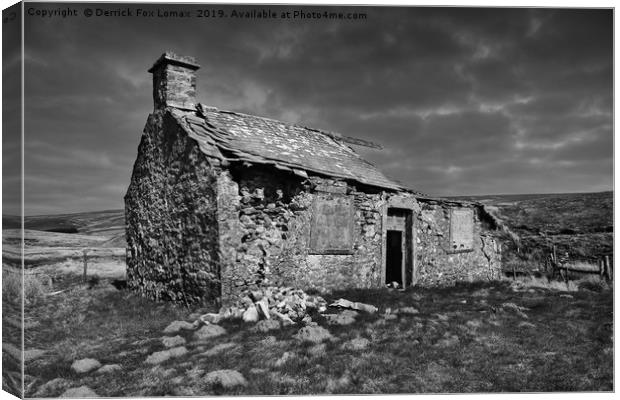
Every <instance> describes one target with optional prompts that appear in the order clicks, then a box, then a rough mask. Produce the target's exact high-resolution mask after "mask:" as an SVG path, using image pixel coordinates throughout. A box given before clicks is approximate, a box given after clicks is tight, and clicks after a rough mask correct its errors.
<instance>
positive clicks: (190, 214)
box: [125, 53, 501, 330]
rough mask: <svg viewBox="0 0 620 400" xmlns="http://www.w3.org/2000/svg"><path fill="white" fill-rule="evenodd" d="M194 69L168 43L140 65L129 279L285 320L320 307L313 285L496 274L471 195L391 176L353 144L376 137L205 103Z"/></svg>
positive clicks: (252, 316) (488, 233)
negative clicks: (141, 124) (142, 81)
mask: <svg viewBox="0 0 620 400" xmlns="http://www.w3.org/2000/svg"><path fill="white" fill-rule="evenodd" d="M198 68H199V66H198V64H197V63H196V61H195V60H194V59H192V58H189V57H180V56H177V55H175V54H173V53H165V54H164V55H163V56H162V57H160V58H159V59H158V60H157V62H156V63H155V65H154V66H153V68H151V69H150V70H149V72H152V73H153V97H154V111H153V113H152V114H150V115H149V117H148V120H147V123H146V126H145V128H144V133H143V135H142V139H141V142H140V145H139V148H138V156H137V159H136V162H135V165H134V169H133V174H132V178H131V184H130V186H129V189H128V190H127V194H126V196H125V205H126V207H125V209H126V223H127V235H126V236H127V264H128V269H127V278H128V283H129V286H130V287H131V288H133V289H135V290H137V291H139V292H140V293H142V294H143V295H145V296H148V297H150V298H153V299H156V300H172V301H177V302H182V303H186V304H189V303H197V302H204V301H210V300H218V301H221V304H222V305H223V306H225V311H224V314H222V315H220V314H213V315H211V316H208V315H207V316H203V317H204V318H205V319H206V320H203V321H204V322H210V323H217V321H216V319H218V318H222V317H229V316H230V315H234V316H235V317H239V318H243V319H244V320H247V321H252V322H255V321H259V320H265V319H271V318H273V317H274V316H275V317H276V318H277V319H278V320H279V321H281V322H282V323H289V322H288V321H289V320H290V321H291V322H300V321H303V320H304V318H306V317H307V316H308V313H307V312H306V310H305V309H304V307H313V306H316V307H320V305H319V304H316V303H317V301H318V300H317V301H313V299H312V298H311V296H309V295H308V294H307V293H308V292H311V291H314V292H316V293H325V292H329V291H332V290H337V289H344V288H377V287H384V286H386V285H389V286H391V287H398V288H408V287H412V286H415V285H444V284H452V283H454V282H457V281H461V280H478V279H493V278H496V277H497V276H498V274H499V271H500V256H501V252H500V246H499V243H498V242H497V241H496V238H495V229H496V228H497V227H496V226H494V223H493V221H490V220H489V218H488V216H487V215H486V213H485V212H484V210H483V208H482V207H481V206H480V205H478V204H475V203H466V202H457V201H451V200H446V199H439V198H430V197H427V196H423V195H421V194H419V193H417V192H415V191H413V190H411V189H408V188H406V187H404V186H402V185H400V184H398V183H396V182H394V181H392V180H390V179H388V178H387V177H385V176H384V175H383V174H382V173H381V172H380V171H378V170H377V169H376V168H375V167H374V166H372V165H371V164H369V163H368V162H366V161H364V160H362V159H361V158H360V157H359V156H358V155H357V154H356V153H355V152H354V151H353V149H352V148H351V147H350V146H349V144H355V145H360V144H361V145H369V146H372V147H376V145H374V144H369V143H368V142H366V141H364V140H360V139H353V138H349V137H346V136H342V135H339V134H335V133H333V132H324V131H320V130H316V129H311V128H306V127H302V126H298V125H290V124H286V123H283V122H280V121H275V120H271V119H268V118H262V117H256V116H251V115H246V114H240V113H235V112H231V111H222V110H218V109H216V108H214V107H207V106H204V105H202V104H200V103H198V102H197V100H196V98H195V97H196V92H195V89H196V77H195V71H196V70H197V69H198ZM293 288H296V289H298V291H295V289H293ZM302 290H303V291H302ZM304 296H305V297H304ZM278 297H281V298H282V299H279V298H278ZM319 303H320V302H319ZM209 319H211V321H209ZM262 325H264V326H262ZM262 325H261V329H266V330H268V328H269V327H268V326H267V324H266V323H263V324H262Z"/></svg>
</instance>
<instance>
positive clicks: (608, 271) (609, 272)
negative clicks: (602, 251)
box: [605, 256, 613, 281]
mask: <svg viewBox="0 0 620 400" xmlns="http://www.w3.org/2000/svg"><path fill="white" fill-rule="evenodd" d="M605 264H606V265H607V276H608V277H609V280H610V281H611V280H613V269H612V266H611V263H610V262H609V256H605Z"/></svg>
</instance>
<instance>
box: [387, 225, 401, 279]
mask: <svg viewBox="0 0 620 400" xmlns="http://www.w3.org/2000/svg"><path fill="white" fill-rule="evenodd" d="M385 250H386V255H385V256H386V257H385V284H386V285H387V284H390V283H392V282H397V283H398V285H399V286H401V287H402V285H403V233H402V232H401V231H387V241H386V246H385Z"/></svg>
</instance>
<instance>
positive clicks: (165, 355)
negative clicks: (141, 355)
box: [144, 346, 187, 365]
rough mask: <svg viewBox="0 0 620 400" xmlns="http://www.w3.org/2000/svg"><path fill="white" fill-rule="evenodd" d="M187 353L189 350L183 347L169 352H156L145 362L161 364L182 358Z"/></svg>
mask: <svg viewBox="0 0 620 400" xmlns="http://www.w3.org/2000/svg"><path fill="white" fill-rule="evenodd" d="M186 353H187V349H186V348H185V347H183V346H181V347H175V348H172V349H169V350H163V351H156V352H155V353H153V354H151V355H150V356H148V357H147V358H146V360H145V361H144V362H145V363H147V364H153V365H155V364H161V363H163V362H164V361H167V360H169V359H171V358H175V357H180V356H182V355H184V354H186Z"/></svg>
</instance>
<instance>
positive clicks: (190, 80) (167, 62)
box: [148, 52, 200, 111]
mask: <svg viewBox="0 0 620 400" xmlns="http://www.w3.org/2000/svg"><path fill="white" fill-rule="evenodd" d="M198 68H200V65H198V64H197V63H196V60H195V59H194V58H193V57H184V56H178V55H176V54H174V53H172V52H165V53H164V54H162V55H161V57H159V59H158V60H157V61H155V64H153V66H152V67H151V68H150V69H149V71H148V72H150V73H152V74H153V101H154V105H155V111H157V110H161V109H164V108H166V107H177V108H184V109H190V110H191V109H194V108H195V107H196V70H197V69H198Z"/></svg>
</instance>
